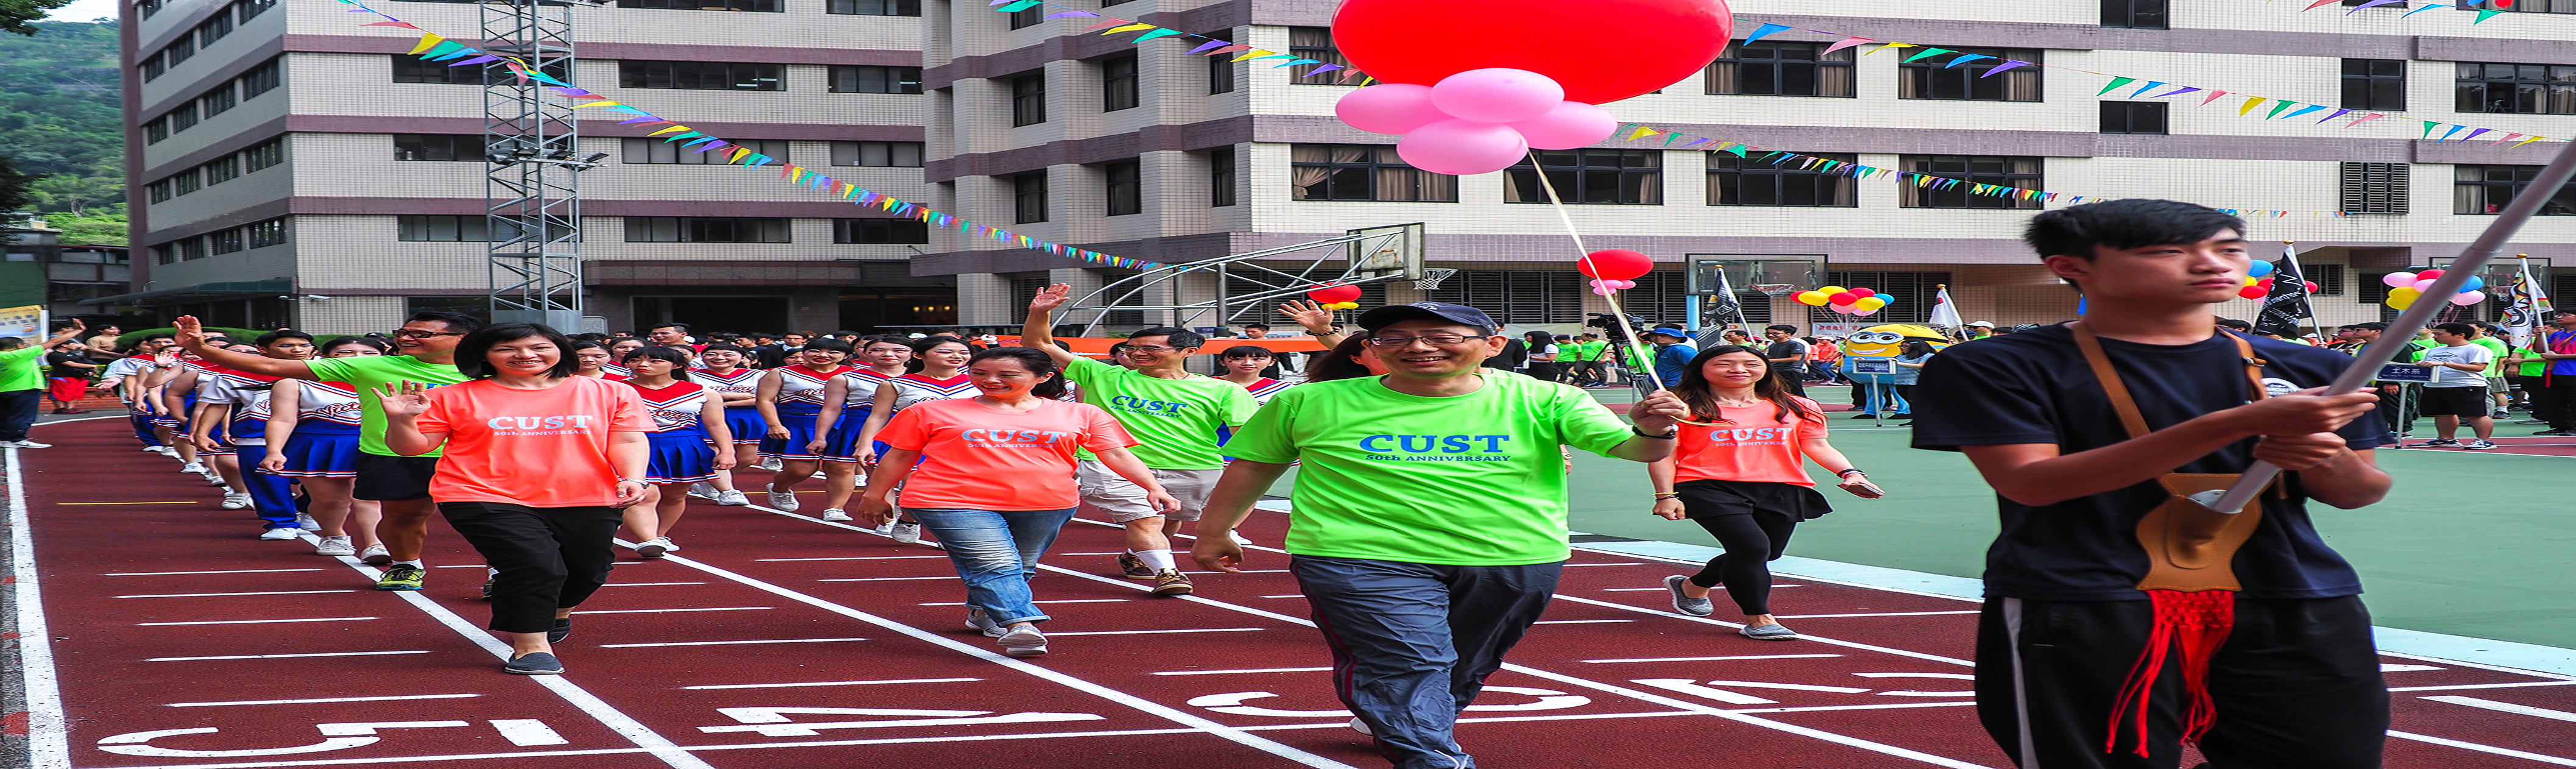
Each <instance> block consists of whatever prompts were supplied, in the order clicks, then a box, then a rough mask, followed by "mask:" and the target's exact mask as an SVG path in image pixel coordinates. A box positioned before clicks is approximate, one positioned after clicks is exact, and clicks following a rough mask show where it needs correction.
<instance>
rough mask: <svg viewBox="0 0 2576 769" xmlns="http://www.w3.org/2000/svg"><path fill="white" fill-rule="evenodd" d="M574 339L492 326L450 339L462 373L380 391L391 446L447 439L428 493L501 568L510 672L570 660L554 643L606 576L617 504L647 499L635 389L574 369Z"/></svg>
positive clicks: (552, 668)
mask: <svg viewBox="0 0 2576 769" xmlns="http://www.w3.org/2000/svg"><path fill="white" fill-rule="evenodd" d="M572 346H573V342H572V340H570V339H566V338H564V335H563V334H562V333H560V332H557V331H555V330H554V329H551V328H547V327H545V326H542V325H538V324H534V323H503V324H499V325H495V326H488V327H485V328H483V329H482V330H480V331H476V332H474V333H472V334H467V335H466V336H465V338H464V339H463V340H460V341H458V342H457V343H456V370H457V372H458V373H462V374H464V375H465V376H466V377H468V381H465V382H463V383H459V384H453V385H448V386H446V387H441V388H438V389H435V390H429V389H425V388H423V387H422V386H421V385H420V384H419V383H414V382H405V383H403V385H402V386H401V387H400V388H399V389H397V390H396V391H394V392H384V391H381V390H378V391H375V392H373V393H372V395H374V396H375V397H376V398H378V399H379V400H380V401H381V402H382V403H383V405H384V412H385V446H386V447H387V448H390V449H393V451H394V453H396V454H401V455H404V456H418V455H421V454H426V453H429V452H430V451H431V450H433V449H437V448H439V447H440V446H441V445H442V444H444V445H445V447H446V451H445V455H444V456H443V457H442V458H441V459H440V460H439V461H438V472H437V473H436V474H435V475H432V476H430V481H429V494H430V497H431V498H433V499H436V500H437V501H438V511H439V513H440V514H441V515H443V516H446V518H447V523H448V524H449V525H450V526H453V527H455V528H456V533H458V534H461V535H464V537H465V541H466V542H469V543H472V544H473V545H474V550H475V552H479V553H482V554H483V558H484V562H485V563H487V564H490V565H491V567H492V568H493V569H494V570H495V571H496V573H495V574H494V575H493V578H492V588H491V599H492V624H490V625H489V626H488V627H490V628H491V629H493V630H497V631H500V632H501V633H502V634H504V635H507V636H509V638H510V648H511V654H510V661H509V664H507V665H504V666H502V670H504V671H507V672H510V673H517V674H520V675H556V674H560V673H562V672H563V663H562V662H560V661H557V660H556V659H555V656H554V646H553V644H555V643H558V642H561V641H563V640H564V638H565V637H567V636H570V635H572V619H571V617H572V609H573V607H575V606H579V605H581V602H582V601H583V600H584V599H587V598H589V597H590V594H591V593H592V592H593V591H596V590H598V589H599V587H600V586H601V585H605V584H607V583H608V569H609V564H610V563H612V562H614V561H616V560H617V558H616V554H615V553H613V552H611V551H610V549H609V548H610V545H611V543H612V538H613V537H614V536H615V535H616V533H617V526H618V524H619V523H621V522H622V520H621V518H620V516H619V514H618V510H619V509H620V508H624V507H627V506H629V505H633V504H635V503H637V502H641V501H643V500H644V498H645V489H646V486H645V483H644V480H643V479H644V477H645V467H646V461H647V449H648V448H649V446H650V443H649V439H648V438H647V437H646V435H645V434H646V433H648V432H651V431H652V429H653V417H652V416H651V415H650V414H648V413H646V412H645V410H644V399H643V398H642V397H640V396H638V395H637V394H636V391H635V388H633V387H628V386H626V385H623V384H618V383H615V382H610V381H608V380H606V379H601V378H597V377H586V376H578V375H576V374H575V373H574V369H575V368H576V366H577V364H576V363H575V362H574V361H573V359H572V356H570V355H568V354H566V350H568V349H569V348H571V347H572Z"/></svg>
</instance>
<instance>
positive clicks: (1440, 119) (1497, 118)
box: [1333, 67, 1619, 175]
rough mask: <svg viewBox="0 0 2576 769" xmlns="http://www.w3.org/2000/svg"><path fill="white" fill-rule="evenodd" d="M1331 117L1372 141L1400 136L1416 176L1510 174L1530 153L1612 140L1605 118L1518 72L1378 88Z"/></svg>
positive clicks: (1614, 126)
mask: <svg viewBox="0 0 2576 769" xmlns="http://www.w3.org/2000/svg"><path fill="white" fill-rule="evenodd" d="M1333 114H1335V115H1338V116H1340V117H1341V119H1342V122H1344V123H1349V124H1350V125H1351V127H1352V128H1357V129H1360V130H1362V131H1367V132H1370V133H1381V134H1398V135H1402V136H1403V137H1404V138H1403V139H1401V140H1398V141H1397V142H1396V143H1395V154H1397V155H1400V156H1402V157H1403V158H1404V162H1406V163H1409V164H1412V165H1413V167H1415V168H1420V169H1423V170H1425V171H1431V172H1434V173H1443V174H1460V175H1465V174H1481V173H1486V172H1489V171H1500V170H1503V169H1505V168H1510V167H1511V166H1512V164H1514V163H1518V162H1520V161H1521V160H1522V159H1523V158H1525V157H1527V156H1528V154H1529V151H1530V148H1532V147H1536V148H1539V149H1543V150H1564V149H1574V148H1576V147H1583V146H1587V145H1590V144H1592V143H1594V142H1598V141H1601V140H1602V139H1607V138H1610V134H1611V132H1613V131H1616V130H1618V129H1619V119H1618V118H1616V117H1612V116H1611V115H1610V111H1609V110H1606V109H1602V108H1600V107H1595V106H1592V105H1590V104H1585V103H1582V102H1577V101H1566V100H1565V88H1564V87H1563V86H1561V85H1558V84H1557V82H1556V81H1555V80H1554V79H1551V78H1549V77H1548V76H1546V75H1541V74H1539V73H1536V72H1531V71H1529V70H1523V69H1509V68H1501V67H1496V68H1488V69H1471V70H1467V71H1465V72H1460V73H1457V74H1454V75H1450V76H1448V77H1445V78H1441V80H1440V83H1439V84H1438V85H1429V86H1424V85H1415V84H1411V83H1381V84H1378V85H1373V86H1369V87H1366V88H1362V89H1359V90H1356V91H1352V92H1350V93H1347V94H1343V95H1342V100H1341V101H1339V102H1336V103H1334V105H1333Z"/></svg>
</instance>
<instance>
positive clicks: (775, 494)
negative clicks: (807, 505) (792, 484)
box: [769, 489, 796, 513]
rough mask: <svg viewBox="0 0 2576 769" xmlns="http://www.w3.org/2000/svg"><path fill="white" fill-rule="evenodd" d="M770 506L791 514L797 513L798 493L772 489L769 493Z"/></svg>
mask: <svg viewBox="0 0 2576 769" xmlns="http://www.w3.org/2000/svg"><path fill="white" fill-rule="evenodd" d="M769 506H770V507H775V508H778V509H780V510H785V511H787V512H791V513H793V512H796V492H793V491H779V490H777V489H771V490H770V491H769Z"/></svg>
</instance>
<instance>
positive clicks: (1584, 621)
mask: <svg viewBox="0 0 2576 769" xmlns="http://www.w3.org/2000/svg"><path fill="white" fill-rule="evenodd" d="M1635 621H1636V620H1633V619H1543V620H1539V621H1537V622H1532V623H1530V624H1532V625H1605V624H1609V623H1612V622H1635Z"/></svg>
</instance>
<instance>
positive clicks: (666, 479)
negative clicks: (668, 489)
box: [644, 430, 716, 486]
mask: <svg viewBox="0 0 2576 769" xmlns="http://www.w3.org/2000/svg"><path fill="white" fill-rule="evenodd" d="M650 440H651V457H650V459H648V460H647V461H646V462H645V465H644V482H645V483H650V484H654V485H657V486H658V485H662V484H666V483H696V482H699V481H712V480H715V479H716V450H715V447H713V446H709V445H707V433H706V431H705V430H673V431H670V432H666V433H653V434H651V436H650Z"/></svg>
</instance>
